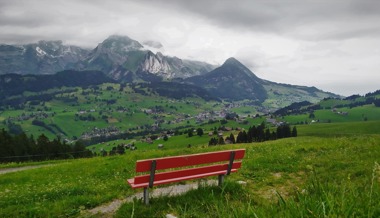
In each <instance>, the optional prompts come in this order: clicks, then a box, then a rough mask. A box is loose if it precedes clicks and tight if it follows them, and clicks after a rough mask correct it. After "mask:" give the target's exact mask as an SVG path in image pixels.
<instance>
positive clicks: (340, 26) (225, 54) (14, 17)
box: [0, 0, 380, 96]
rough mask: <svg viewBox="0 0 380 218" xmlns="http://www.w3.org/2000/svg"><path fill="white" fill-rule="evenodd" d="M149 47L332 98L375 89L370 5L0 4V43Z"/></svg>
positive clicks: (124, 0) (42, 0)
mask: <svg viewBox="0 0 380 218" xmlns="http://www.w3.org/2000/svg"><path fill="white" fill-rule="evenodd" d="M113 34H119V35H127V36H129V37H131V38H133V39H136V40H137V41H140V42H143V41H146V40H153V41H158V42H160V43H161V44H162V45H163V48H162V51H163V52H164V54H166V55H170V56H177V57H179V58H183V59H193V60H200V61H206V62H209V63H212V64H222V63H223V62H224V61H225V60H226V59H227V58H229V57H235V58H236V59H238V60H240V61H241V62H242V63H243V64H245V65H246V66H247V67H249V68H250V69H251V70H252V71H253V72H254V73H255V74H256V75H257V76H259V77H260V78H262V79H266V80H270V81H274V82H280V83H288V84H293V85H307V86H316V87H317V88H320V89H322V90H324V91H330V92H334V93H337V94H341V95H346V96H348V95H352V94H365V93H368V92H372V91H375V90H378V89H380V72H379V69H380V1H378V0H373V1H372V0H314V1H311V0H261V1H259V0H238V1H232V0H228V1H227V0H226V1H217V0H200V1H196V0H192V1H190V0H135V1H132V0H107V1H105V0H0V43H1V44H24V43H30V42H37V41H39V40H41V39H44V40H58V39H59V40H63V42H64V43H65V44H73V45H79V46H85V47H87V48H94V47H95V46H96V45H97V44H98V43H100V42H102V41H103V40H104V39H106V38H107V37H108V36H109V35H113Z"/></svg>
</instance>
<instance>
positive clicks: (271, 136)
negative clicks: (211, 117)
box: [209, 123, 297, 145]
mask: <svg viewBox="0 0 380 218" xmlns="http://www.w3.org/2000/svg"><path fill="white" fill-rule="evenodd" d="M288 137H297V128H296V127H295V126H294V127H293V129H292V128H291V127H290V125H288V124H283V125H281V126H278V127H277V129H276V131H272V132H271V131H270V129H269V128H266V127H265V124H264V123H262V124H261V125H258V126H257V127H256V126H252V127H249V129H248V131H245V130H244V131H240V132H239V134H238V135H237V137H236V139H235V136H234V135H233V134H232V133H231V134H230V135H229V136H227V137H226V139H223V137H219V139H216V138H211V139H210V141H209V145H218V144H219V145H222V144H225V143H230V144H235V143H252V142H263V141H268V140H276V139H281V138H288Z"/></svg>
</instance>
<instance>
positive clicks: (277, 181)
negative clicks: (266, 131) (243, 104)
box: [0, 121, 380, 217]
mask: <svg viewBox="0 0 380 218" xmlns="http://www.w3.org/2000/svg"><path fill="white" fill-rule="evenodd" d="M379 124H380V123H379V122H378V121H377V122H375V121H372V122H346V123H326V124H315V125H314V124H313V125H300V126H297V128H298V134H299V137H296V138H287V139H281V140H276V141H267V142H264V143H251V144H235V145H224V146H213V147H208V146H207V142H208V136H202V137H199V136H194V137H192V138H186V137H185V136H178V137H171V138H170V139H169V140H168V141H167V142H166V143H165V148H164V149H160V150H159V149H157V146H156V145H153V146H150V145H145V146H146V147H144V145H142V144H141V145H137V146H138V149H137V150H135V151H127V152H126V154H124V155H118V156H111V157H96V158H90V159H78V160H74V159H73V160H65V161H56V162H55V161H49V162H46V165H47V166H46V167H43V168H38V169H29V170H25V171H19V172H13V173H7V174H0V207H1V210H0V217H87V216H89V214H88V213H87V212H86V211H87V210H89V209H91V208H94V207H97V206H99V205H102V204H105V203H107V202H111V201H113V200H115V199H123V198H125V197H126V196H131V195H133V194H134V193H137V192H142V190H141V189H140V190H132V189H131V188H130V187H129V186H128V185H127V183H126V179H128V178H131V177H133V176H134V175H135V172H134V167H135V162H136V160H139V159H146V158H153V157H162V156H171V155H182V154H189V153H200V152H207V151H215V150H227V149H233V148H246V149H247V151H246V156H245V158H244V160H243V166H242V168H241V170H240V171H239V172H238V173H234V174H231V176H229V177H227V178H226V180H225V181H226V182H225V184H224V186H223V187H222V188H219V187H201V188H200V189H198V190H193V191H190V192H188V193H186V194H184V195H182V196H177V197H160V198H152V199H151V204H150V205H149V206H145V205H144V204H143V203H142V202H141V201H140V200H135V201H133V202H130V203H125V204H124V205H122V207H121V208H120V209H119V210H118V211H117V212H116V214H114V216H115V217H165V216H166V214H173V215H175V216H177V217H380V166H379V163H380V129H379V126H380V125H379ZM155 143H156V142H155ZM157 143H159V142H157ZM189 143H191V144H192V146H191V147H190V148H188V147H187V145H188V144H189ZM149 146H150V147H149ZM41 164H44V163H41ZM22 166H25V163H24V164H22ZM7 167H17V164H15V163H14V164H8V165H7ZM2 168H4V167H2ZM210 179H216V178H210ZM237 181H245V182H247V184H246V185H240V184H238V183H237ZM190 182H197V181H190ZM91 217H102V215H101V214H99V215H92V216H91Z"/></svg>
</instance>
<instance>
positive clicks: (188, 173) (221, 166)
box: [128, 149, 245, 204]
mask: <svg viewBox="0 0 380 218" xmlns="http://www.w3.org/2000/svg"><path fill="white" fill-rule="evenodd" d="M244 154H245V149H237V150H227V151H216V152H208V153H201V154H191V155H182V156H172V157H163V158H156V159H149V160H139V161H137V162H136V173H140V174H143V175H138V176H135V177H134V178H131V179H128V183H129V185H131V187H132V188H134V189H135V188H144V202H145V204H149V193H148V188H152V187H153V186H156V185H162V184H167V183H172V182H179V181H184V180H190V179H198V178H203V177H208V176H216V175H218V184H219V186H221V185H222V183H223V180H224V176H225V175H229V174H230V173H233V172H236V171H237V170H238V169H239V168H240V167H241V163H242V159H243V157H244ZM236 160H237V161H236Z"/></svg>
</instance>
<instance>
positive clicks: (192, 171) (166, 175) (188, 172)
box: [134, 162, 241, 184]
mask: <svg viewBox="0 0 380 218" xmlns="http://www.w3.org/2000/svg"><path fill="white" fill-rule="evenodd" d="M240 167H241V162H235V163H234V164H233V165H232V169H238V168H240ZM227 168H228V164H218V165H212V166H203V167H197V168H189V169H182V170H176V171H170V172H161V173H156V174H155V176H154V181H155V182H156V181H160V180H167V179H173V178H176V177H187V176H194V175H197V174H204V173H210V172H216V171H218V172H219V171H223V170H224V172H225V173H227ZM145 182H149V175H142V176H136V177H135V181H134V183H135V184H139V183H145Z"/></svg>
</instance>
